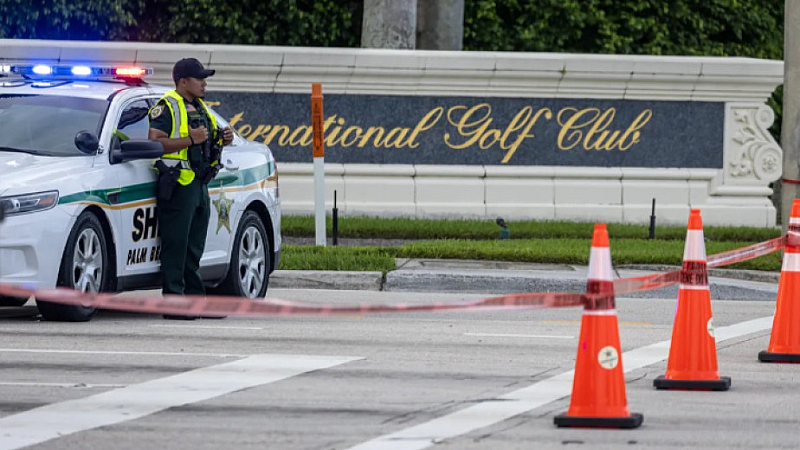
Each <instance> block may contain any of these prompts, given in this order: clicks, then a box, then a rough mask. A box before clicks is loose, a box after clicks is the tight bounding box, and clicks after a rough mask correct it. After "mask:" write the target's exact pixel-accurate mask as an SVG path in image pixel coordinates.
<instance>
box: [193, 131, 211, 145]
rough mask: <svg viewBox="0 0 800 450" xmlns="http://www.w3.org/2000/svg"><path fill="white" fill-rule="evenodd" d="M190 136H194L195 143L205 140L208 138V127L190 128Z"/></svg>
mask: <svg viewBox="0 0 800 450" xmlns="http://www.w3.org/2000/svg"><path fill="white" fill-rule="evenodd" d="M189 136H191V137H192V140H193V141H194V143H195V144H199V143H201V142H205V141H206V139H208V128H206V127H197V128H191V129H189Z"/></svg>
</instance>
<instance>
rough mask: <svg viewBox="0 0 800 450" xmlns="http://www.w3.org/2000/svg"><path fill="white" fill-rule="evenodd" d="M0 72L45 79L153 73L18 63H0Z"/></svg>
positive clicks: (131, 77)
mask: <svg viewBox="0 0 800 450" xmlns="http://www.w3.org/2000/svg"><path fill="white" fill-rule="evenodd" d="M0 74H6V75H7V74H16V75H20V76H22V77H25V78H32V79H47V80H85V79H118V80H129V81H130V80H139V79H141V78H144V77H146V76H148V75H152V74H153V69H152V68H149V67H136V66H87V65H83V64H81V65H48V64H19V65H0Z"/></svg>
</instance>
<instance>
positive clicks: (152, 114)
mask: <svg viewBox="0 0 800 450" xmlns="http://www.w3.org/2000/svg"><path fill="white" fill-rule="evenodd" d="M163 112H164V105H156V106H155V107H153V109H151V110H150V120H153V119H155V118H157V117H158V116H160V115H161V113H163Z"/></svg>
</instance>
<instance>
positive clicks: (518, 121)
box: [444, 103, 553, 164]
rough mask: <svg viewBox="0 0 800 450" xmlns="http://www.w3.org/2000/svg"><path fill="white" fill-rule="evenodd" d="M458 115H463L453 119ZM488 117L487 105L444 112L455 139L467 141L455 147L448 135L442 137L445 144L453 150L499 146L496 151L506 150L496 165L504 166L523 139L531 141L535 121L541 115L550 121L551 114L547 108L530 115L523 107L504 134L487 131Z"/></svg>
mask: <svg viewBox="0 0 800 450" xmlns="http://www.w3.org/2000/svg"><path fill="white" fill-rule="evenodd" d="M460 111H464V113H463V114H462V115H461V116H460V117H458V116H456V114H457V113H459V112H460ZM491 115H492V107H491V106H490V105H489V104H488V103H481V104H480V105H476V106H473V107H472V108H467V107H466V106H462V105H458V106H453V107H451V108H450V109H449V110H448V111H447V121H448V122H450V124H451V125H453V126H454V127H455V129H456V131H457V132H458V135H460V136H461V137H464V138H468V139H466V140H465V141H464V142H462V143H456V142H455V139H456V137H455V136H453V137H451V134H450V133H445V134H444V142H445V144H447V146H448V147H450V148H453V149H463V148H467V147H471V146H473V145H475V144H476V143H477V144H478V147H479V148H481V149H484V150H485V149H488V148H490V147H492V146H494V145H495V144H499V145H500V148H502V149H503V150H507V152H506V154H505V156H504V157H503V159H502V160H501V161H500V162H501V163H503V164H505V163H507V162H508V161H509V160H510V159H511V157H512V156H514V153H515V152H516V151H517V149H518V148H519V147H520V145H522V143H523V142H524V141H525V139H527V138H534V137H535V135H534V134H533V133H531V128H533V126H534V125H536V122H537V121H538V120H539V118H540V117H541V116H542V115H544V117H545V119H548V120H549V119H551V118H552V117H553V111H551V110H550V108H541V109H539V110H538V111H536V113H534V112H533V108H532V107H530V106H526V107H524V108H522V109H521V110H519V112H517V115H516V116H514V118H513V119H512V120H511V123H509V124H508V126H507V127H506V128H505V129H504V130H500V129H490V128H489V126H490V125H491V124H492V120H493V119H492V118H491ZM473 116H474V117H473ZM509 139H513V141H512V142H508V141H509Z"/></svg>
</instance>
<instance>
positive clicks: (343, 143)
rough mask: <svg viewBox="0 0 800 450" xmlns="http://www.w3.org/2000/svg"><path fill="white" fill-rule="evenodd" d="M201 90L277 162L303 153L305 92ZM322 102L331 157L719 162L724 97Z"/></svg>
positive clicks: (337, 98) (339, 98) (343, 98)
mask: <svg viewBox="0 0 800 450" xmlns="http://www.w3.org/2000/svg"><path fill="white" fill-rule="evenodd" d="M207 98H208V101H209V104H211V105H212V106H214V107H215V108H216V109H217V110H218V111H219V112H220V113H222V114H223V115H224V116H225V117H226V118H227V119H228V120H229V121H230V122H231V125H233V127H234V128H235V129H236V130H237V131H238V132H239V133H241V134H242V135H243V136H245V137H246V138H247V139H250V140H255V141H261V142H264V143H266V144H267V145H269V147H270V148H271V149H272V151H273V153H274V154H275V156H276V158H277V159H278V161H282V162H307V161H308V160H309V155H310V154H311V127H310V113H309V111H310V98H309V96H308V95H301V94H266V93H245V92H211V93H209V95H208V97H207ZM324 102H325V103H324V105H325V121H324V123H325V141H324V142H325V160H326V161H327V162H332V163H345V164H346V163H362V164H444V165H450V164H465V165H494V164H497V165H509V166H588V167H650V168H653V167H664V168H666V167H683V168H715V169H721V168H722V160H723V131H724V103H722V102H688V101H681V102H668V101H637V100H589V99H533V98H532V99H518V98H502V97H494V98H492V97H481V98H474V97H436V96H387V95H341V94H327V95H325V98H324Z"/></svg>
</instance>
